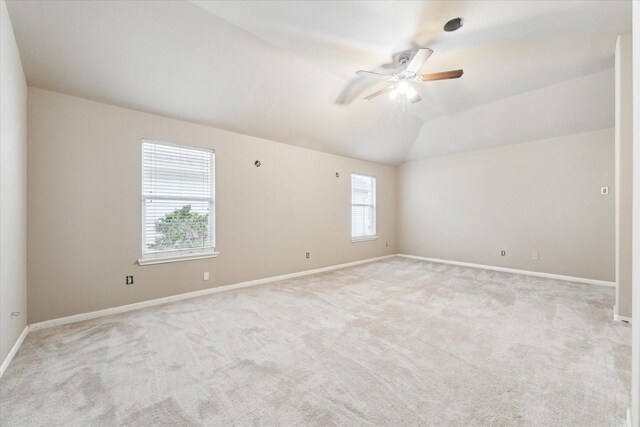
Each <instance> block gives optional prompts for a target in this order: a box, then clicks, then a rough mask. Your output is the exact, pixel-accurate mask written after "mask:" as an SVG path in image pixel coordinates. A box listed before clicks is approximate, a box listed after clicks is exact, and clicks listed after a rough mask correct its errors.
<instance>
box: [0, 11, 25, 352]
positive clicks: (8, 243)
mask: <svg viewBox="0 0 640 427" xmlns="http://www.w3.org/2000/svg"><path fill="white" fill-rule="evenodd" d="M26 193H27V84H26V82H25V78H24V73H23V71H22V63H21V62H20V54H19V53H18V48H17V46H16V41H15V38H14V36H13V29H12V27H11V20H10V19H9V14H8V13H7V6H6V5H5V2H4V1H1V2H0V242H1V243H0V363H1V362H2V361H3V360H4V358H5V357H6V356H7V354H8V353H9V351H10V350H11V347H12V346H13V344H14V343H15V342H16V340H17V338H18V337H19V336H20V333H21V332H22V330H23V329H24V327H25V326H26V324H27V195H26ZM12 312H20V313H21V315H20V316H11V313H12Z"/></svg>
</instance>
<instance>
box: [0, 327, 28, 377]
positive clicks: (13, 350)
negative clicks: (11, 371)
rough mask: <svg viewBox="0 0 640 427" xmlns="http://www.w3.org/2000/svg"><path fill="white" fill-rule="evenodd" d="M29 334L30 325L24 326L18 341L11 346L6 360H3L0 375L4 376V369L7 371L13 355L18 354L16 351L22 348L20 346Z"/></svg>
mask: <svg viewBox="0 0 640 427" xmlns="http://www.w3.org/2000/svg"><path fill="white" fill-rule="evenodd" d="M28 334H29V325H27V326H25V327H24V329H23V330H22V333H21V334H20V336H19V337H18V339H17V340H16V342H15V343H14V344H13V347H11V350H9V354H7V357H5V358H4V360H3V361H2V365H0V377H2V374H4V371H6V370H7V368H8V367H9V364H10V363H11V361H12V360H13V357H14V356H15V355H16V353H17V352H18V350H19V349H20V346H21V345H22V343H23V342H24V339H25V338H27V335H28Z"/></svg>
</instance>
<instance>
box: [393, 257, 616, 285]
mask: <svg viewBox="0 0 640 427" xmlns="http://www.w3.org/2000/svg"><path fill="white" fill-rule="evenodd" d="M398 256H399V257H402V258H411V259H419V260H422V261H429V262H438V263H441V264H452V265H459V266H462V267H472V268H482V269H485V270H494V271H501V272H504V273H513V274H524V275H527V276H535V277H544V278H545V279H555V280H564V281H567V282H579V283H587V284H589V285H599V286H609V287H615V286H616V285H615V283H614V282H607V281H605V280H595V279H585V278H583V277H573V276H563V275H560V274H551V273H541V272H538V271H529V270H516V269H514V268H505V267H495V266H493V265H484V264H472V263H469V262H460V261H449V260H444V259H437V258H427V257H422V256H416V255H406V254H398Z"/></svg>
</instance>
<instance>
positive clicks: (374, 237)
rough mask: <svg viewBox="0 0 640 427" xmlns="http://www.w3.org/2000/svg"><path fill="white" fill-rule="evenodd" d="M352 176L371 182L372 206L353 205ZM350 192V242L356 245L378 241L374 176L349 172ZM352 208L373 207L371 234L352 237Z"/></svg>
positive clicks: (375, 180) (376, 186)
mask: <svg viewBox="0 0 640 427" xmlns="http://www.w3.org/2000/svg"><path fill="white" fill-rule="evenodd" d="M354 176H361V177H365V178H370V179H371V180H372V184H373V185H372V188H373V197H372V204H362V203H354V202H353V177H354ZM349 184H350V192H349V196H350V198H351V218H350V219H351V242H352V243H357V242H367V241H371V240H377V239H378V234H377V232H378V231H377V229H378V194H377V193H378V180H377V178H376V177H375V176H374V175H368V174H364V173H359V172H351V176H350V181H349ZM354 206H365V207H373V221H372V222H373V227H372V228H373V230H372V232H373V233H372V234H366V235H362V236H354V235H353V207H354Z"/></svg>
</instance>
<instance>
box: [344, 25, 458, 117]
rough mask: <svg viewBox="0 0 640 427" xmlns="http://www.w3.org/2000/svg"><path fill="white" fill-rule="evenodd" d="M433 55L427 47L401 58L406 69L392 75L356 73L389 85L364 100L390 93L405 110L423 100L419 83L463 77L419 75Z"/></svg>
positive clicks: (449, 73)
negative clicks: (405, 107)
mask: <svg viewBox="0 0 640 427" xmlns="http://www.w3.org/2000/svg"><path fill="white" fill-rule="evenodd" d="M459 19H461V18H459ZM432 54H433V51H432V50H431V49H429V48H426V47H425V48H421V49H418V51H417V52H416V53H415V54H414V55H413V56H412V57H411V56H409V55H408V54H406V55H402V56H400V58H398V62H399V63H400V65H402V66H403V67H404V68H403V69H402V70H401V71H399V72H397V73H395V74H392V75H386V74H381V73H376V72H374V71H367V70H358V71H356V74H357V75H358V76H360V77H365V78H372V79H378V80H384V81H386V82H387V83H388V84H387V86H385V87H383V88H382V89H380V90H379V91H377V92H374V93H372V94H370V95H367V96H365V97H364V99H365V100H367V101H369V100H371V99H373V98H375V97H377V96H379V95H382V94H383V93H387V92H390V94H389V96H390V97H391V98H392V99H396V98H399V100H400V101H401V102H402V106H403V108H404V104H405V102H406V101H410V102H411V103H416V102H420V101H421V100H422V98H421V97H420V95H419V94H418V91H417V90H416V89H415V87H414V86H415V85H416V84H417V83H419V82H428V81H434V80H448V79H457V78H460V77H461V76H462V74H463V71H462V70H452V71H442V72H439V73H430V74H418V71H420V69H421V68H422V66H423V65H424V64H425V62H427V60H428V59H429V57H431V55H432Z"/></svg>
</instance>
